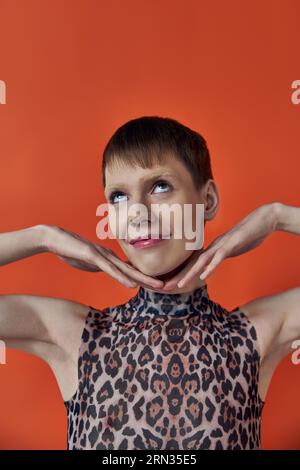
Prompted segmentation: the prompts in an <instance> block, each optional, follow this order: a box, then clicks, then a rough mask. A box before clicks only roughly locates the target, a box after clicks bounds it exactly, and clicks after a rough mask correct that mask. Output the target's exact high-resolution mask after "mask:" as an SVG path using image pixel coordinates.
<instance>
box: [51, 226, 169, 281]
mask: <svg viewBox="0 0 300 470" xmlns="http://www.w3.org/2000/svg"><path fill="white" fill-rule="evenodd" d="M43 228H44V233H45V236H44V238H43V245H44V248H45V250H46V251H48V252H51V253H54V254H55V255H57V256H58V258H59V259H61V260H62V261H64V262H66V263H68V264H69V265H70V266H72V267H74V268H77V269H81V270H83V271H92V272H99V271H100V272H101V271H103V272H106V273H107V274H108V275H110V276H111V277H113V278H114V279H116V280H117V281H118V282H120V283H122V284H124V285H125V286H126V287H137V286H138V285H143V286H146V287H147V286H149V287H151V288H158V289H159V288H162V286H163V285H164V282H163V281H160V280H159V279H155V278H153V277H151V276H147V275H146V274H144V273H142V272H141V271H139V270H137V269H136V268H135V267H134V266H132V265H131V264H129V263H127V262H124V261H122V260H121V259H120V258H119V257H118V256H117V255H116V254H115V253H114V252H113V251H112V250H110V249H108V248H105V247H103V246H101V245H98V244H97V243H94V242H92V241H90V240H87V239H85V238H84V237H82V236H80V235H78V234H77V233H74V232H72V231H70V230H66V229H63V228H61V227H57V226H53V225H43Z"/></svg>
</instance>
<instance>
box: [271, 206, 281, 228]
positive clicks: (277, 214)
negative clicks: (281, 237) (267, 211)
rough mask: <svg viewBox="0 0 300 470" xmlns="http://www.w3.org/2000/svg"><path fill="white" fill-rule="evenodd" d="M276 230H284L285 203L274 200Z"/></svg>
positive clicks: (273, 209)
mask: <svg viewBox="0 0 300 470" xmlns="http://www.w3.org/2000/svg"><path fill="white" fill-rule="evenodd" d="M271 205H272V211H273V221H274V231H277V230H283V225H284V221H283V204H282V203H281V202H272V204H271Z"/></svg>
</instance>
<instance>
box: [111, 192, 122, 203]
mask: <svg viewBox="0 0 300 470" xmlns="http://www.w3.org/2000/svg"><path fill="white" fill-rule="evenodd" d="M119 194H124V193H121V192H120V191H115V192H114V193H112V194H111V195H110V196H109V202H110V203H111V204H115V200H114V199H115V196H118V195H119ZM119 202H120V201H119Z"/></svg>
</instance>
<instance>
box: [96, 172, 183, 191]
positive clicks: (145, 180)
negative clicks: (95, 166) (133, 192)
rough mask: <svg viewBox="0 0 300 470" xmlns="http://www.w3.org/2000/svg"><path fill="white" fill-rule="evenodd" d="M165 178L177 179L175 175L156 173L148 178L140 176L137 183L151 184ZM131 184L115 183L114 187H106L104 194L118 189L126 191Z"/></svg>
mask: <svg viewBox="0 0 300 470" xmlns="http://www.w3.org/2000/svg"><path fill="white" fill-rule="evenodd" d="M165 176H169V177H171V178H174V179H175V180H177V177H176V176H175V175H173V174H172V173H161V172H160V173H157V174H156V175H152V176H150V177H146V176H144V177H143V176H142V177H141V178H140V180H139V182H142V183H152V182H153V181H155V180H156V179H157V178H163V177H165ZM131 186H132V184H128V183H115V184H114V185H111V186H107V187H106V188H105V191H104V192H105V193H109V192H111V191H116V190H119V189H126V188H127V187H131Z"/></svg>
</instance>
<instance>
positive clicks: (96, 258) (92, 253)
mask: <svg viewBox="0 0 300 470" xmlns="http://www.w3.org/2000/svg"><path fill="white" fill-rule="evenodd" d="M85 259H86V261H88V262H92V263H95V264H96V265H97V266H99V268H100V269H101V270H102V271H105V272H106V273H107V274H109V275H110V276H111V277H113V278H114V279H116V280H117V281H118V282H121V283H122V284H124V285H125V286H126V287H137V284H136V282H134V281H133V280H132V279H130V278H129V277H128V276H125V275H124V273H123V272H122V271H120V270H119V269H118V268H117V266H115V264H114V263H112V262H111V261H109V260H108V259H107V258H106V257H105V256H104V255H103V254H102V253H100V252H99V251H98V250H94V249H93V248H91V247H88V248H87V249H86V257H85Z"/></svg>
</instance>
